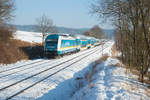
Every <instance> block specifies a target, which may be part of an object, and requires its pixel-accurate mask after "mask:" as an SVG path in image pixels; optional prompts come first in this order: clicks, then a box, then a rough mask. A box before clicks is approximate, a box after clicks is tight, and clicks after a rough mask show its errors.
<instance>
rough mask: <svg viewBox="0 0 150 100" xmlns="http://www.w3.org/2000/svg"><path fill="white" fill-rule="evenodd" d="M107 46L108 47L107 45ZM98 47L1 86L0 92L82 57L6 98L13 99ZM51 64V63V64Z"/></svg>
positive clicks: (93, 51) (7, 99)
mask: <svg viewBox="0 0 150 100" xmlns="http://www.w3.org/2000/svg"><path fill="white" fill-rule="evenodd" d="M106 48H107V47H106ZM106 48H104V49H106ZM97 49H98V48H95V49H94V50H93V49H92V50H91V51H90V52H89V53H88V54H87V52H86V53H83V54H82V53H81V55H82V57H81V55H78V56H76V57H73V58H71V59H69V60H66V61H64V62H61V63H59V64H56V65H54V66H51V67H49V68H47V69H45V70H43V71H40V72H38V73H36V74H33V75H31V76H29V77H26V78H24V79H21V80H19V81H17V82H14V83H13V84H10V85H8V86H5V87H3V88H0V93H1V92H3V91H4V90H6V89H8V88H10V87H13V86H15V85H17V84H19V83H21V82H23V81H25V80H28V79H31V78H33V77H35V76H37V75H40V74H42V73H45V72H48V71H49V70H51V69H53V68H56V67H58V66H60V65H62V64H65V63H67V62H70V61H73V60H74V59H76V58H78V57H81V58H80V59H77V60H76V61H73V62H72V63H71V64H69V65H67V66H65V67H63V68H61V69H59V70H57V71H55V72H54V73H51V74H49V75H47V76H45V77H43V78H42V79H40V80H39V81H37V82H35V83H34V84H31V85H29V86H27V87H25V88H23V89H21V90H20V91H18V92H16V93H14V94H13V95H10V96H9V97H7V98H6V100H9V99H11V98H13V97H15V96H17V95H19V94H21V93H23V92H24V91H26V90H28V89H30V88H32V87H33V86H35V85H37V84H38V83H40V82H42V81H44V80H46V79H47V78H49V77H51V76H53V75H55V74H57V73H58V72H60V71H62V70H64V69H66V68H68V67H69V66H71V65H73V64H75V63H77V62H79V61H80V60H82V59H84V58H86V57H88V56H89V55H91V54H93V53H95V52H96V51H97ZM49 65H51V64H49ZM49 65H47V66H49ZM13 74H14V73H13Z"/></svg>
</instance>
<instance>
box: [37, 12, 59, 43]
mask: <svg viewBox="0 0 150 100" xmlns="http://www.w3.org/2000/svg"><path fill="white" fill-rule="evenodd" d="M36 23H37V28H36V29H37V31H38V32H41V33H42V43H44V39H45V36H46V35H47V34H48V33H55V32H57V30H56V27H55V26H54V24H53V21H52V20H51V19H50V18H48V17H47V16H46V15H44V14H43V15H42V16H41V17H40V18H37V20H36Z"/></svg>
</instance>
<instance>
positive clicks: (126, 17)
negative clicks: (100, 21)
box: [91, 0, 150, 82]
mask: <svg viewBox="0 0 150 100" xmlns="http://www.w3.org/2000/svg"><path fill="white" fill-rule="evenodd" d="M91 7H92V13H93V14H96V15H98V17H100V18H105V19H107V21H111V22H113V24H114V25H115V26H116V31H115V42H116V47H117V49H118V50H120V51H121V53H122V55H121V58H122V61H123V62H124V63H126V64H127V65H128V66H129V67H130V68H134V69H137V71H139V73H140V74H139V79H140V80H141V81H142V82H143V81H144V76H145V75H147V73H148V69H149V68H150V0H97V1H96V2H93V4H92V6H91ZM149 77H150V76H149Z"/></svg>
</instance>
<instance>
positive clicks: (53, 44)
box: [46, 39, 58, 46]
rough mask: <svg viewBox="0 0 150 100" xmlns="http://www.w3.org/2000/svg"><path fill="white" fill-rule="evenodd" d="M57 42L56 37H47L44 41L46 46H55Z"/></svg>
mask: <svg viewBox="0 0 150 100" xmlns="http://www.w3.org/2000/svg"><path fill="white" fill-rule="evenodd" d="M57 43H58V41H57V39H48V40H47V41H46V44H47V46H56V45H57Z"/></svg>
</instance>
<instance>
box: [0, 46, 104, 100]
mask: <svg viewBox="0 0 150 100" xmlns="http://www.w3.org/2000/svg"><path fill="white" fill-rule="evenodd" d="M106 47H107V46H105V47H104V48H106ZM98 49H99V47H96V48H92V49H89V50H86V51H84V52H79V53H78V54H74V55H71V57H69V56H66V57H63V58H60V59H56V60H51V61H50V60H45V61H42V60H39V62H38V61H36V62H37V63H36V62H34V63H29V64H27V65H26V66H25V65H21V66H18V67H13V68H10V69H6V70H3V71H1V73H0V77H1V79H0V98H1V97H3V98H1V99H6V100H7V99H11V98H12V97H14V96H16V95H19V94H21V93H22V92H24V91H25V90H27V89H29V88H31V87H33V86H34V85H36V84H38V83H40V82H42V81H44V80H45V79H47V78H49V77H51V76H53V75H54V74H56V73H58V72H60V71H62V70H64V69H66V68H68V67H69V66H71V65H73V64H75V63H77V62H78V61H80V60H82V59H84V58H86V57H87V56H89V55H91V54H93V53H94V52H97V50H98ZM58 62H59V63H58ZM57 63H58V64H57ZM22 66H24V67H22ZM25 83H28V84H25ZM24 84H25V85H24ZM15 88H19V89H17V91H16V90H15ZM8 91H9V92H8Z"/></svg>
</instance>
